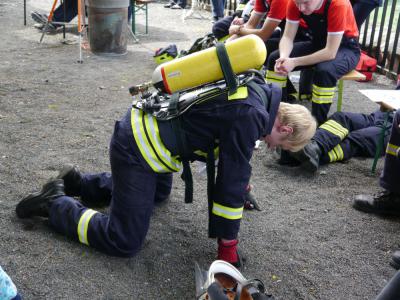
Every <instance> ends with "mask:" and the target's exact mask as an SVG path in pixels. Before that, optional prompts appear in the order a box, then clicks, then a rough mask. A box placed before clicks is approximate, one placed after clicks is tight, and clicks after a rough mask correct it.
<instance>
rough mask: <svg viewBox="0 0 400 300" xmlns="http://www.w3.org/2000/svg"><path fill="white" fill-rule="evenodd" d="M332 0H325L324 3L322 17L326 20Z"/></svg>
mask: <svg viewBox="0 0 400 300" xmlns="http://www.w3.org/2000/svg"><path fill="white" fill-rule="evenodd" d="M331 2H332V0H326V3H325V9H324V19H325V20H327V22H328V11H329V6H330V5H331Z"/></svg>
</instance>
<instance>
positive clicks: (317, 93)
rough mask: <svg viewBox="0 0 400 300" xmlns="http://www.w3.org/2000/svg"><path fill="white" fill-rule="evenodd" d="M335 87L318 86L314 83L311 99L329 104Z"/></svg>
mask: <svg viewBox="0 0 400 300" xmlns="http://www.w3.org/2000/svg"><path fill="white" fill-rule="evenodd" d="M334 95H335V87H320V86H317V85H315V84H313V86H312V99H311V101H312V102H314V103H317V104H329V103H332V101H333V96H334Z"/></svg>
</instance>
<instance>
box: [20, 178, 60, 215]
mask: <svg viewBox="0 0 400 300" xmlns="http://www.w3.org/2000/svg"><path fill="white" fill-rule="evenodd" d="M60 196H65V193H64V184H63V181H62V180H61V179H54V180H51V181H49V182H47V183H46V184H45V185H44V186H43V187H42V190H41V191H40V192H36V193H33V194H30V195H28V196H26V197H25V198H23V199H22V200H21V201H20V202H19V203H18V204H17V207H16V213H17V216H18V217H19V218H21V219H23V218H30V217H33V216H39V217H46V218H47V217H48V216H49V208H50V204H51V202H52V201H53V200H54V199H55V198H57V197H60Z"/></svg>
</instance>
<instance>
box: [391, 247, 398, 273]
mask: <svg viewBox="0 0 400 300" xmlns="http://www.w3.org/2000/svg"><path fill="white" fill-rule="evenodd" d="M390 265H391V266H392V267H393V268H395V269H396V270H399V269H400V250H396V251H394V252H393V255H392V261H391V262H390Z"/></svg>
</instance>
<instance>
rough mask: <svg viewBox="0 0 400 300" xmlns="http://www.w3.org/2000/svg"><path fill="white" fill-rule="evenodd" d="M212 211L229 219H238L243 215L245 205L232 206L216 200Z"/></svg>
mask: <svg viewBox="0 0 400 300" xmlns="http://www.w3.org/2000/svg"><path fill="white" fill-rule="evenodd" d="M212 213H213V214H214V215H216V216H220V217H222V218H225V219H228V220H238V219H241V218H242V216H243V206H242V207H240V208H232V207H228V206H224V205H221V204H218V203H215V202H214V203H213V208H212Z"/></svg>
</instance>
